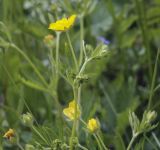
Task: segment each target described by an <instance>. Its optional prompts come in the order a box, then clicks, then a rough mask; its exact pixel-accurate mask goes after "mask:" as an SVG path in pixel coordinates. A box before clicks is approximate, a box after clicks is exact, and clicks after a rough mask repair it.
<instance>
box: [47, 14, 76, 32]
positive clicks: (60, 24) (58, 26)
mask: <svg viewBox="0 0 160 150" xmlns="http://www.w3.org/2000/svg"><path fill="white" fill-rule="evenodd" d="M76 17H77V16H76V15H72V16H70V17H69V18H62V19H61V20H57V21H56V22H54V23H51V24H50V25H49V28H48V29H51V30H54V31H67V30H68V29H70V27H71V26H72V25H73V24H74V22H75V20H76Z"/></svg>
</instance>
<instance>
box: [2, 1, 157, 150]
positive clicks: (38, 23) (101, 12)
mask: <svg viewBox="0 0 160 150" xmlns="http://www.w3.org/2000/svg"><path fill="white" fill-rule="evenodd" d="M73 13H76V14H79V15H80V16H81V15H82V16H83V18H84V41H85V43H86V44H89V45H92V46H93V47H96V45H97V43H98V41H97V38H98V37H99V36H103V37H105V38H106V39H108V40H109V41H110V44H109V49H110V52H111V54H110V56H109V57H107V58H106V57H105V58H103V59H102V60H100V61H96V60H95V61H93V62H92V64H90V65H89V66H88V67H87V70H86V73H88V74H89V75H90V76H91V78H89V80H88V81H87V84H84V85H83V89H82V109H83V114H82V115H83V118H84V120H87V119H89V118H90V117H93V116H96V117H97V118H98V119H99V121H100V123H101V129H102V133H101V135H102V137H103V139H104V141H105V144H106V145H108V147H110V149H117V150H123V149H125V147H126V146H127V144H128V143H129V141H130V139H131V128H130V127H129V120H128V114H129V110H132V111H135V112H136V114H137V116H138V117H139V118H142V116H143V112H144V110H145V109H146V107H147V103H148V99H149V92H150V86H151V79H152V76H153V69H154V64H155V58H156V55H157V51H158V48H159V47H160V42H159V41H160V0H133V1H132V0H121V1H119V0H63V1H61V0H60V1H58V0H57V1H56V0H43V1H42V0H0V129H1V130H0V134H1V135H3V133H4V132H5V131H6V130H7V129H8V128H14V129H16V130H17V133H18V134H19V135H20V142H21V144H22V145H23V146H24V145H25V143H30V144H34V140H35V141H37V143H36V144H37V147H38V144H39V143H43V141H41V139H39V138H38V137H37V135H36V134H35V133H33V135H32V134H31V132H30V129H29V128H26V127H24V126H23V124H22V122H21V121H20V115H21V114H22V113H25V112H27V111H28V112H31V113H32V114H33V116H34V117H35V118H36V121H37V122H38V124H39V126H38V127H37V130H39V132H40V133H42V134H45V137H48V141H49V142H50V143H52V142H53V141H54V140H56V139H60V140H62V141H63V142H64V143H65V142H67V141H66V137H67V136H70V132H71V129H70V127H71V124H70V122H63V123H64V129H63V130H64V131H63V132H64V135H65V136H61V134H62V133H61V131H59V130H62V129H59V124H58V123H55V118H56V114H57V110H56V106H55V103H54V101H53V98H52V97H51V96H49V95H48V93H45V92H43V91H39V90H36V88H35V89H33V88H30V87H28V86H26V85H25V84H24V83H23V82H22V81H24V82H25V81H29V80H30V81H33V83H28V84H32V86H34V85H33V84H34V83H36V84H39V83H41V82H40V80H39V79H38V78H37V76H36V74H35V72H34V71H33V68H31V66H30V64H29V63H28V62H27V61H26V60H25V59H24V58H23V57H22V55H20V54H18V53H17V51H15V50H14V48H11V47H7V46H5V48H4V47H3V46H2V42H3V41H2V39H3V40H6V41H9V42H13V43H15V45H17V46H18V47H19V48H21V49H22V50H23V52H24V53H25V54H27V56H28V57H29V58H30V59H31V60H32V62H34V64H35V66H36V67H37V68H38V70H39V71H40V73H41V74H43V76H44V77H45V79H46V81H48V82H49V79H50V73H51V69H50V64H49V61H48V56H49V55H50V54H49V50H48V47H47V45H46V44H45V43H44V42H43V38H44V37H45V36H46V35H47V34H52V35H53V36H54V37H55V39H56V35H55V34H54V33H53V32H51V31H49V30H48V24H49V23H50V22H53V21H55V20H56V19H57V18H62V16H69V15H71V14H73ZM4 25H6V27H7V28H6V27H5V26H4ZM79 28H80V25H79V19H77V23H76V24H75V26H74V30H72V31H70V34H71V37H72V38H71V40H72V43H74V47H75V48H76V54H77V55H78V54H79V49H80V46H79V43H80V42H79V41H80V38H79V36H80V34H81V33H80V30H79ZM65 41H66V37H65V36H61V41H60V56H61V58H60V60H61V61H62V65H64V72H66V70H65V68H66V67H67V66H68V65H72V62H68V61H67V60H66V56H67V57H68V58H69V57H71V54H70V52H69V50H68V49H69V48H68V45H67V44H66V42H65ZM3 44H4V43H3ZM159 64H160V61H159V62H158V68H157V76H156V81H155V86H156V87H157V88H156V90H155V92H154V96H153V102H152V109H154V110H155V111H156V112H157V113H158V117H157V121H158V120H160V115H159V113H160V110H159V107H160V92H159V91H160V88H159V87H160V76H159V74H160V65H159ZM68 70H69V69H68ZM23 79H24V80H23ZM52 84H53V85H54V83H52ZM58 96H59V100H60V103H61V104H62V106H66V105H67V104H68V102H69V101H70V100H71V99H72V97H73V95H72V93H71V87H70V85H68V84H67V82H66V81H65V80H64V79H63V78H60V80H59V83H58ZM80 126H81V124H80ZM159 130H160V126H159V125H158V127H157V128H156V129H155V130H153V131H152V133H147V136H146V135H145V136H143V135H141V136H140V137H139V138H138V139H137V141H136V142H135V143H137V145H136V146H135V149H136V150H140V149H145V150H151V149H159V148H160V147H159V148H158V144H157V143H156V140H155V137H157V139H160V133H159V132H158V131H159ZM79 134H80V136H79V137H80V139H79V140H80V143H82V145H85V146H86V147H87V148H89V149H91V150H96V149H97V148H96V146H95V145H96V141H95V140H94V139H93V137H92V136H91V135H88V134H86V132H84V130H81V132H80V133H79ZM153 135H154V136H153ZM84 137H85V138H84ZM86 139H87V140H86ZM123 141H124V142H123ZM0 145H3V148H4V149H6V150H9V149H14V148H15V149H16V146H15V147H14V146H11V144H9V143H7V142H6V141H4V139H2V136H0ZM112 147H113V148H112ZM1 149H2V148H1V146H0V150H1ZM38 149H41V148H38Z"/></svg>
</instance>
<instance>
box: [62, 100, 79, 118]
mask: <svg viewBox="0 0 160 150" xmlns="http://www.w3.org/2000/svg"><path fill="white" fill-rule="evenodd" d="M75 107H77V113H76V116H75ZM63 113H64V115H66V116H67V117H68V118H69V119H70V120H74V119H78V118H79V117H80V114H81V111H80V108H79V106H78V105H77V103H76V101H75V100H73V101H71V102H70V103H69V107H67V108H65V109H63Z"/></svg>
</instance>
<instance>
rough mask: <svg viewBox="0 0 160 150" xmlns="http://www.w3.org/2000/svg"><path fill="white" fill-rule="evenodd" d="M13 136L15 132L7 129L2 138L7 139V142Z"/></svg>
mask: <svg viewBox="0 0 160 150" xmlns="http://www.w3.org/2000/svg"><path fill="white" fill-rule="evenodd" d="M14 136H15V132H14V130H13V129H9V130H8V131H7V132H6V133H5V134H4V135H3V137H4V138H7V139H8V140H10V139H11V138H12V137H14Z"/></svg>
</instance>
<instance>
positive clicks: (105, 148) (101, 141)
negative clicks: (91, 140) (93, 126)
mask: <svg viewBox="0 0 160 150" xmlns="http://www.w3.org/2000/svg"><path fill="white" fill-rule="evenodd" d="M97 137H98V138H99V141H100V143H101V144H102V146H103V148H104V150H108V148H107V147H106V146H105V144H104V142H103V140H102V138H101V136H100V135H99V133H97Z"/></svg>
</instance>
